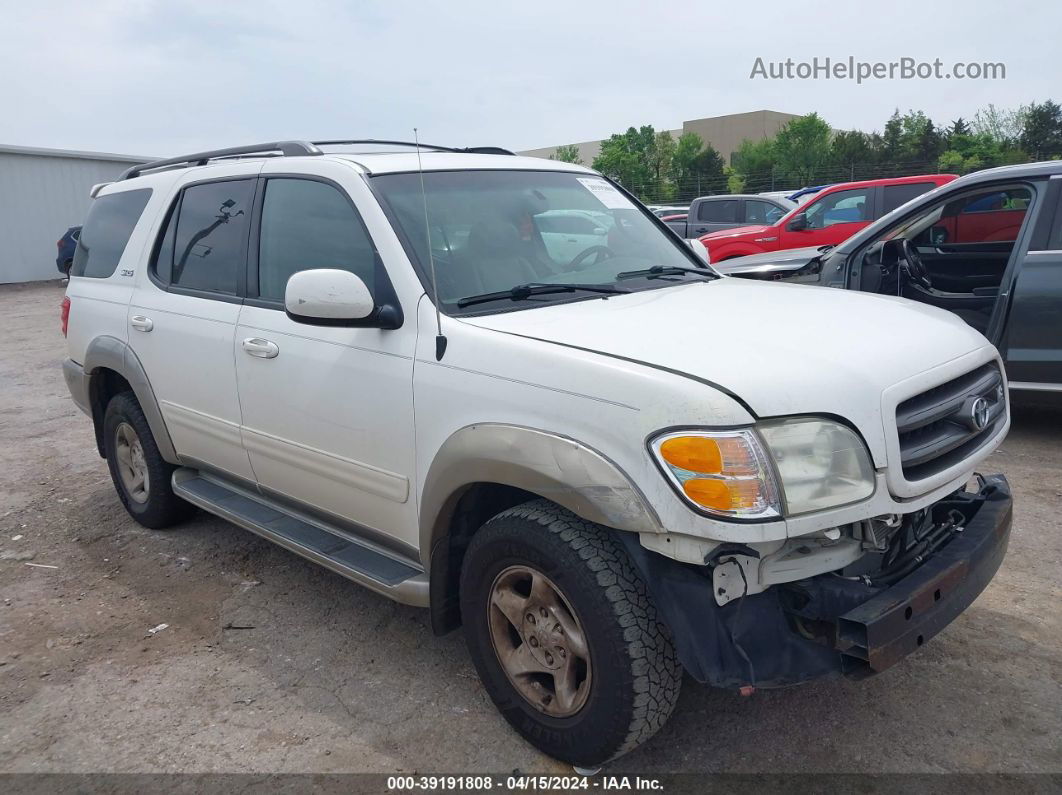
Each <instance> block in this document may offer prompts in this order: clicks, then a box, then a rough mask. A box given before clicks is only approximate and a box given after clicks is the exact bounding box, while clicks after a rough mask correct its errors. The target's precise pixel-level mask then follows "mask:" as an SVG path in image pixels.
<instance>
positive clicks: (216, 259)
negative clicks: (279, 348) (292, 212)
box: [155, 179, 255, 295]
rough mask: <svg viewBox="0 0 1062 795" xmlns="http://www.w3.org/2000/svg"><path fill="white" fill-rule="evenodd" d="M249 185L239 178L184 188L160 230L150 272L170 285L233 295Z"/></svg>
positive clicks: (242, 254)
mask: <svg viewBox="0 0 1062 795" xmlns="http://www.w3.org/2000/svg"><path fill="white" fill-rule="evenodd" d="M254 185H255V182H254V180H253V179H242V180H229V181H221V182H206V183H203V184H201V185H192V186H191V187H188V188H185V189H184V192H183V193H182V195H181V198H180V201H179V203H178V204H177V205H176V207H175V208H174V210H173V212H172V213H171V214H170V219H169V221H168V223H167V224H166V229H165V231H164V232H163V236H162V242H161V243H160V245H159V251H158V254H157V255H156V259H155V275H156V276H157V277H158V278H159V279H161V280H162V281H163V282H166V283H168V284H172V285H174V286H176V287H182V288H185V289H188V290H202V291H206V292H212V293H223V294H226V295H235V294H236V291H237V287H238V285H239V274H240V272H241V271H242V270H243V268H244V263H245V257H246V248H247V228H248V223H249V217H250V214H251V202H252V201H253V200H254Z"/></svg>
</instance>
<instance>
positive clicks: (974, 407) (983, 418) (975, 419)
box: [970, 397, 989, 431]
mask: <svg viewBox="0 0 1062 795" xmlns="http://www.w3.org/2000/svg"><path fill="white" fill-rule="evenodd" d="M988 412H989V406H988V401H987V400H985V399H984V398H983V397H979V398H977V399H976V400H975V401H974V402H973V403H971V404H970V424H971V425H972V426H973V428H974V429H975V430H978V431H983V430H984V429H985V428H986V427H988Z"/></svg>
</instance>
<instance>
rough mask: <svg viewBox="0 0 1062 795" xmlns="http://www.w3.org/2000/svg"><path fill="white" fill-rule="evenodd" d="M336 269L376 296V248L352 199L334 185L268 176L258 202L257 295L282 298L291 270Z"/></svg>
mask: <svg viewBox="0 0 1062 795" xmlns="http://www.w3.org/2000/svg"><path fill="white" fill-rule="evenodd" d="M314 268H339V269H340V270H346V271H350V272H351V273H353V274H355V275H356V276H359V277H361V280H362V281H363V282H365V285H366V286H367V287H368V288H369V291H370V292H372V293H373V294H374V295H375V270H376V252H375V250H374V248H373V245H372V241H371V240H369V235H368V232H366V230H365V226H364V224H362V221H361V218H360V217H359V216H358V214H357V212H356V211H355V210H354V207H353V206H352V205H351V203H350V201H349V200H348V199H347V197H346V196H344V195H343V194H342V193H340V192H339V190H337V189H336V188H335V187H333V186H332V185H329V184H327V183H324V182H317V181H314V180H305V179H286V178H285V179H276V178H274V179H270V180H269V181H268V182H267V183H266V188H265V197H264V198H263V201H262V229H261V235H260V238H259V245H258V294H259V296H260V297H261V298H265V299H271V300H276V301H282V300H284V290H285V289H286V287H287V284H288V279H289V278H290V277H291V275H292V274H293V273H296V272H298V271H303V270H311V269H314Z"/></svg>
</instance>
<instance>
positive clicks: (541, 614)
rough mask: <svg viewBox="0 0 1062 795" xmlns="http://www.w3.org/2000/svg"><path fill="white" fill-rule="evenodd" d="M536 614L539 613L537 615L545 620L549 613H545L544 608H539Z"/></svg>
mask: <svg viewBox="0 0 1062 795" xmlns="http://www.w3.org/2000/svg"><path fill="white" fill-rule="evenodd" d="M538 613H539V615H540V616H542V617H543V618H545V617H546V616H548V615H549V613H547V612H546V608H544V607H540V608H539V609H538Z"/></svg>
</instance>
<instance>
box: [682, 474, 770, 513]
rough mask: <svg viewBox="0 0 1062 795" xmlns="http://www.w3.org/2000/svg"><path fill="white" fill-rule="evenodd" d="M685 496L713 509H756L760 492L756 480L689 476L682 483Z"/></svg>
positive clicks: (760, 496)
mask: <svg viewBox="0 0 1062 795" xmlns="http://www.w3.org/2000/svg"><path fill="white" fill-rule="evenodd" d="M682 490H683V491H684V492H686V496H687V497H689V498H690V499H691V500H693V501H694V502H695V503H697V504H698V505H703V506H704V507H705V508H710V509H712V510H714V511H728V512H735V511H741V510H757V509H758V508H759V505H760V502H761V499H762V493H761V490H760V483H759V481H757V480H718V479H716V478H691V479H690V480H687V481H686V482H685V483H683V484H682Z"/></svg>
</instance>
